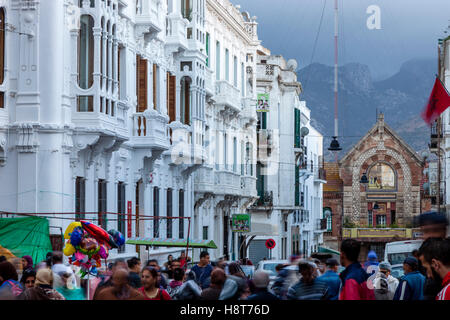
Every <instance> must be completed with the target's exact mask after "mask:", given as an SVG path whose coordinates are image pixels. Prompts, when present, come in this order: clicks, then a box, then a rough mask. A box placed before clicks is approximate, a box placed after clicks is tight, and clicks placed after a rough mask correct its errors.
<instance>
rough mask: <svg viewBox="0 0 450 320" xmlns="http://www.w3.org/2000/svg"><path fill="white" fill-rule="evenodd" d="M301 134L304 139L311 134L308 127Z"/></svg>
mask: <svg viewBox="0 0 450 320" xmlns="http://www.w3.org/2000/svg"><path fill="white" fill-rule="evenodd" d="M300 134H301V136H302V137H304V136H307V135H308V134H309V129H308V128H307V127H303V128H301V129H300Z"/></svg>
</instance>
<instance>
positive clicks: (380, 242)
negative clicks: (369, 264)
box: [323, 114, 424, 260]
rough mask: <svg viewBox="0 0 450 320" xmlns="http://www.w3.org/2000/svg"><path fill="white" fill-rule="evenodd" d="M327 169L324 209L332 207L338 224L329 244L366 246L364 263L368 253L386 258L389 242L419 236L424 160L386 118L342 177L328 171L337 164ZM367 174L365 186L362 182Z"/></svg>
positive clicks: (350, 158)
mask: <svg viewBox="0 0 450 320" xmlns="http://www.w3.org/2000/svg"><path fill="white" fill-rule="evenodd" d="M327 166H328V167H326V169H327V181H328V183H327V184H326V185H324V195H323V198H324V204H323V207H324V210H325V208H329V209H331V211H332V215H331V217H332V219H331V221H332V224H333V226H332V227H331V230H332V232H331V234H329V235H328V237H327V239H325V241H326V243H327V244H328V246H330V243H332V242H333V240H334V238H337V239H338V240H342V239H346V238H356V239H357V240H360V241H361V242H362V250H361V256H360V258H361V259H362V260H365V258H366V255H367V252H368V251H369V250H374V251H375V252H377V254H378V256H379V259H383V254H384V246H385V244H386V243H387V242H391V241H400V240H406V239H411V238H415V237H417V236H418V234H417V232H416V230H413V229H412V227H413V217H414V216H416V215H418V214H420V212H421V197H422V193H421V185H422V174H423V168H424V162H423V160H422V159H421V157H420V156H419V155H418V154H417V153H416V152H415V151H414V150H413V149H412V148H411V147H410V146H409V145H408V144H407V143H406V142H405V141H404V140H403V139H402V138H401V137H400V136H399V135H397V134H396V133H395V131H394V130H393V129H392V128H390V127H389V126H388V125H387V124H386V123H385V122H384V115H383V114H380V115H379V116H378V121H377V123H376V124H375V125H374V126H373V127H372V129H371V130H370V131H369V132H368V133H367V134H366V135H365V136H364V137H363V138H362V139H361V140H360V141H359V142H358V143H357V144H356V145H355V146H354V147H353V148H352V149H351V150H350V151H349V152H348V153H347V154H346V155H345V156H344V157H343V158H342V159H341V160H340V161H339V163H338V166H339V174H338V176H337V173H334V174H331V175H330V176H329V173H328V172H329V171H328V170H330V169H331V170H332V171H333V170H334V171H337V164H334V166H335V168H334V169H333V164H327ZM363 175H365V176H366V177H367V180H368V183H366V184H362V183H360V181H361V178H362V176H363ZM334 241H335V240H334ZM338 242H340V241H338ZM337 245H338V244H337ZM334 247H335V246H334Z"/></svg>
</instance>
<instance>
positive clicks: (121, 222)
mask: <svg viewBox="0 0 450 320" xmlns="http://www.w3.org/2000/svg"><path fill="white" fill-rule="evenodd" d="M125 201H126V195H125V183H123V182H119V183H118V184H117V213H118V215H117V230H118V231H119V232H121V233H122V234H123V235H125ZM118 251H119V252H120V253H121V252H125V245H122V246H120V247H119V250H118Z"/></svg>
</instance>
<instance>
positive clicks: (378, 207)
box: [373, 202, 380, 210]
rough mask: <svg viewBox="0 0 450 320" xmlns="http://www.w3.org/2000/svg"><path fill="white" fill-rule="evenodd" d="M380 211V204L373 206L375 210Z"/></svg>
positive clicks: (376, 203)
mask: <svg viewBox="0 0 450 320" xmlns="http://www.w3.org/2000/svg"><path fill="white" fill-rule="evenodd" d="M378 209H380V206H379V205H378V202H375V204H374V205H373V210H378Z"/></svg>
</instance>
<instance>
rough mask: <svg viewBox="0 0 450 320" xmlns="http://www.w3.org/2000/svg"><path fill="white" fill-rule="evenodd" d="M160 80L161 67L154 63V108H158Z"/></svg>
mask: <svg viewBox="0 0 450 320" xmlns="http://www.w3.org/2000/svg"><path fill="white" fill-rule="evenodd" d="M158 81H159V67H158V65H156V64H153V109H155V110H157V109H158V102H159V96H158Z"/></svg>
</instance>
